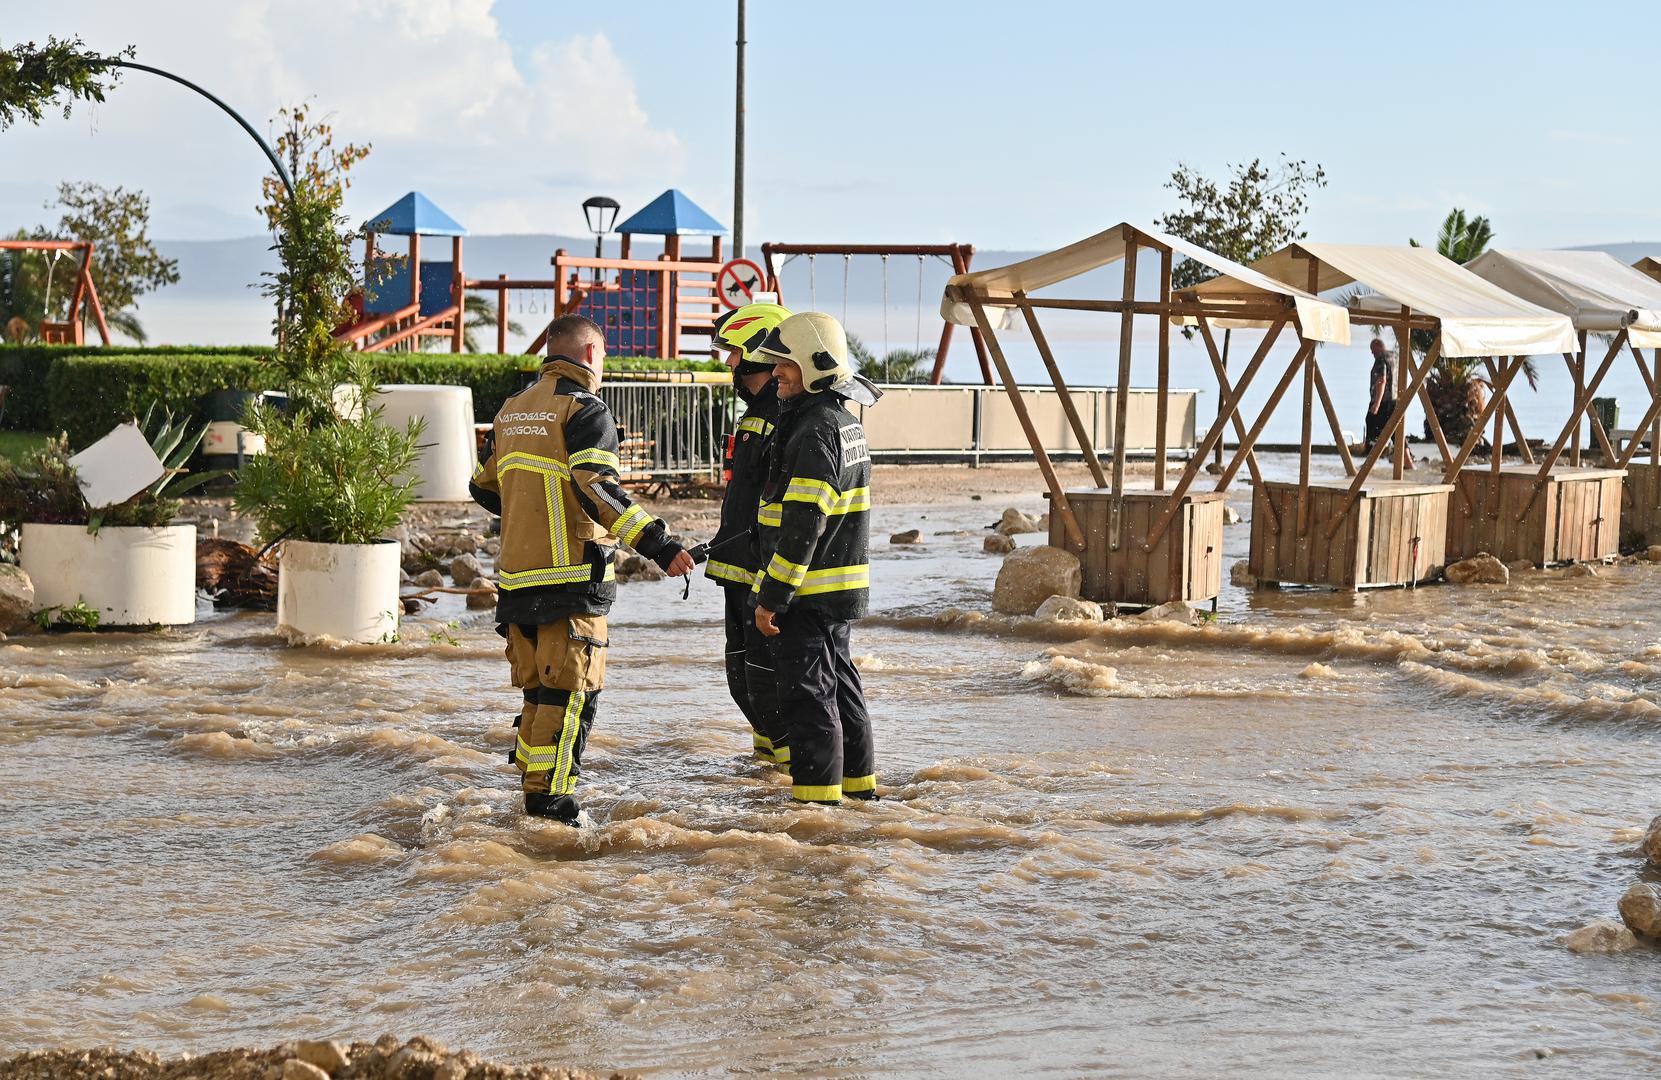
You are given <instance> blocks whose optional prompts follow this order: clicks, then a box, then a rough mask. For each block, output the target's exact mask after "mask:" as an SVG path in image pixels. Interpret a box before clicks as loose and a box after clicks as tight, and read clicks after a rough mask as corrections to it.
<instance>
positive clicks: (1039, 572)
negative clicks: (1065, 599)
mask: <svg viewBox="0 0 1661 1080" xmlns="http://www.w3.org/2000/svg"><path fill="white" fill-rule="evenodd" d="M1083 583H1084V571H1083V570H1082V569H1081V568H1080V566H1079V561H1078V556H1077V555H1074V554H1073V553H1072V552H1070V551H1063V550H1062V549H1060V548H1057V547H1050V546H1049V545H1048V544H1044V545H1041V546H1039V547H1030V548H1020V549H1018V550H1016V551H1012V552H1010V553H1009V555H1008V557H1006V558H1005V559H1004V564H1003V566H1001V567H999V568H998V581H997V584H995V585H994V586H993V587H992V610H994V611H997V612H1001V613H1002V614H1005V615H1031V614H1032V613H1033V612H1035V611H1037V610H1038V606H1039V605H1040V604H1042V603H1043V602H1044V601H1045V600H1048V599H1049V598H1050V597H1052V596H1077V595H1078V593H1079V587H1080V586H1081V585H1082V584H1083Z"/></svg>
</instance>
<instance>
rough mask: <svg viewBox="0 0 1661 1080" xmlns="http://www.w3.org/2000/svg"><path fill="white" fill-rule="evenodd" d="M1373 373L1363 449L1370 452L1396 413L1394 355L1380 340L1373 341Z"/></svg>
mask: <svg viewBox="0 0 1661 1080" xmlns="http://www.w3.org/2000/svg"><path fill="white" fill-rule="evenodd" d="M1372 347H1373V371H1372V375H1371V376H1370V377H1369V381H1368V384H1367V441H1366V446H1365V449H1366V451H1367V452H1369V453H1370V452H1371V451H1372V449H1373V444H1374V443H1375V442H1377V441H1378V437H1379V436H1380V435H1382V434H1383V433H1384V427H1385V425H1386V424H1388V423H1389V422H1390V416H1391V414H1393V413H1394V412H1395V411H1396V354H1395V353H1393V352H1391V351H1390V350H1389V349H1387V348H1385V347H1384V341H1383V339H1382V338H1374V339H1373V346H1372Z"/></svg>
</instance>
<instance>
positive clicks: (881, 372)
mask: <svg viewBox="0 0 1661 1080" xmlns="http://www.w3.org/2000/svg"><path fill="white" fill-rule="evenodd" d="M848 358H849V359H850V360H852V361H853V362H854V370H856V371H858V372H859V373H860V374H861V375H863V376H865V377H866V378H867V379H870V380H871V381H872V382H877V383H926V382H928V381H929V375H930V374H932V373H933V371H934V350H933V349H894V350H892V351H891V352H889V354H888V355H887V356H885V357H883V358H882V359H881V360H878V359H877V358H876V356H875V355H874V354H873V353H872V352H871V350H870V349H869V348H867V347H866V345H865V342H863V341H861V340H860V339H859V338H857V337H855V336H854V335H853V334H849V335H848Z"/></svg>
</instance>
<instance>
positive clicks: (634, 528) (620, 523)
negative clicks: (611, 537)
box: [611, 506, 652, 544]
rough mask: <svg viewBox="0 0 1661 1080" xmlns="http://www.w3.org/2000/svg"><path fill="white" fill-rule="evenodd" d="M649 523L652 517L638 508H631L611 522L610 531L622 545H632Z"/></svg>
mask: <svg viewBox="0 0 1661 1080" xmlns="http://www.w3.org/2000/svg"><path fill="white" fill-rule="evenodd" d="M651 523H652V515H650V514H648V513H647V512H646V511H644V510H642V509H641V508H640V507H638V506H631V507H629V508H628V509H627V510H625V511H623V514H622V516H621V517H619V518H618V519H617V520H616V521H614V522H612V524H611V531H612V532H613V533H615V534H616V535H617V539H619V540H621V541H623V543H625V544H633V543H634V541H635V537H637V536H639V535H640V534H641V533H642V532H643V531H644V530H645V528H646V526H648V525H650V524H651Z"/></svg>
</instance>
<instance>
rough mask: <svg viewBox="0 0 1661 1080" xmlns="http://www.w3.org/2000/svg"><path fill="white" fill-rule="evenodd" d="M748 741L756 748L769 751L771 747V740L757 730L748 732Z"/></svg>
mask: <svg viewBox="0 0 1661 1080" xmlns="http://www.w3.org/2000/svg"><path fill="white" fill-rule="evenodd" d="M750 743H751V745H753V746H754V747H755V748H756V749H757V750H767V751H771V750H772V749H773V740H772V739H769V738H768V737H767V736H765V735H763V734H762V733H761V732H759V731H752V732H750Z"/></svg>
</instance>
